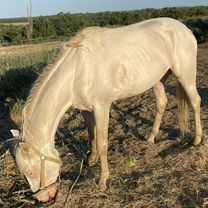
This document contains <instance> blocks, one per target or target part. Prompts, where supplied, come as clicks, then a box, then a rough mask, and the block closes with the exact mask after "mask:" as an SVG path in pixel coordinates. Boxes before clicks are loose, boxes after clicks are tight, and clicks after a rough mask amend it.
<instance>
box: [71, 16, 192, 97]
mask: <svg viewBox="0 0 208 208" xmlns="http://www.w3.org/2000/svg"><path fill="white" fill-rule="evenodd" d="M73 42H74V43H76V44H77V46H78V47H82V48H85V49H87V50H86V51H87V52H88V53H86V54H85V55H83V54H82V57H83V62H85V63H87V68H86V69H83V70H84V71H86V70H87V71H88V72H89V74H91V75H90V76H89V75H88V78H87V80H86V88H87V89H89V92H88V95H87V96H88V97H89V99H93V98H94V97H96V98H97V97H99V96H102V98H99V99H103V98H104V97H106V98H107V99H114V100H116V99H120V98H125V97H129V96H133V95H136V94H139V93H141V92H144V91H146V90H148V89H150V88H151V87H153V86H154V85H155V84H156V83H157V82H158V81H159V80H160V79H161V78H162V77H163V75H164V74H165V73H166V72H167V70H168V69H170V68H171V67H172V65H173V62H174V61H175V59H176V58H177V57H176V56H178V55H177V54H178V52H179V51H180V53H185V52H186V53H187V51H188V50H192V49H193V50H195V49H196V47H195V46H196V41H195V38H194V36H193V34H192V33H191V31H190V30H189V29H188V28H187V27H186V26H185V25H184V24H182V23H180V22H179V21H177V20H174V19H171V18H157V19H151V20H147V21H144V22H141V23H136V24H132V25H129V26H125V27H119V28H100V27H91V28H86V29H84V30H83V31H81V32H80V33H79V34H78V35H77V36H76V37H75V38H74V39H72V41H71V44H72V43H73ZM79 76H80V73H79ZM76 80H78V79H76ZM83 80H85V79H82V83H81V82H80V83H79V81H77V82H76V83H77V88H78V86H80V85H82V86H83V89H86V88H85V87H84V86H85V83H83ZM94 89H96V90H94ZM85 93H86V92H85ZM96 93H98V94H96Z"/></svg>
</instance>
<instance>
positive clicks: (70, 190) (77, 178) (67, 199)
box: [64, 151, 90, 208]
mask: <svg viewBox="0 0 208 208" xmlns="http://www.w3.org/2000/svg"><path fill="white" fill-rule="evenodd" d="M89 152H90V151H87V152H86V153H85V155H84V157H83V158H82V160H81V163H80V168H79V174H78V175H77V177H76V179H75V181H74V183H73V184H72V186H71V188H70V189H68V193H67V198H66V201H65V205H64V207H65V208H67V207H68V206H67V205H68V203H69V199H70V196H71V194H72V191H73V189H74V186H75V185H76V183H77V181H78V180H79V178H80V176H81V174H82V170H83V164H84V160H85V158H86V157H87V154H88V153H89Z"/></svg>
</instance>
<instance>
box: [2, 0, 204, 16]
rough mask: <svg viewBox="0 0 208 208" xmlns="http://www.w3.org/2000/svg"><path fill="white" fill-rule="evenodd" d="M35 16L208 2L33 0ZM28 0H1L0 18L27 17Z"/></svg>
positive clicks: (187, 0) (199, 0)
mask: <svg viewBox="0 0 208 208" xmlns="http://www.w3.org/2000/svg"><path fill="white" fill-rule="evenodd" d="M32 2H33V16H39V15H51V14H57V13H59V12H71V13H79V12H100V11H123V10H134V9H143V8H162V7H173V6H196V5H201V6H208V0H33V1H32ZM27 4H28V0H0V18H9V17H22V16H26V15H27Z"/></svg>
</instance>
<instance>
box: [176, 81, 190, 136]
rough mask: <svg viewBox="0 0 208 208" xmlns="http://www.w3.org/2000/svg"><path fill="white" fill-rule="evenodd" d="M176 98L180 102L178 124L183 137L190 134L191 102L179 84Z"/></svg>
mask: <svg viewBox="0 0 208 208" xmlns="http://www.w3.org/2000/svg"><path fill="white" fill-rule="evenodd" d="M176 97H177V100H178V122H179V128H180V131H181V135H182V137H184V135H185V134H186V133H187V132H188V122H189V100H188V97H187V95H186V92H185V91H184V89H183V87H182V86H181V84H180V83H179V82H177V85H176Z"/></svg>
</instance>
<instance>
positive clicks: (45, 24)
mask: <svg viewBox="0 0 208 208" xmlns="http://www.w3.org/2000/svg"><path fill="white" fill-rule="evenodd" d="M157 17H172V18H174V19H178V20H180V21H181V22H183V23H184V24H186V25H187V26H188V27H189V28H190V29H191V30H192V31H193V33H194V35H195V36H196V38H197V41H198V42H199V43H204V42H206V41H208V7H182V8H175V7H174V8H163V9H143V10H135V11H122V12H99V13H84V14H70V13H62V12H61V13H59V14H57V15H54V16H39V17H35V18H33V38H32V40H28V37H27V34H28V32H27V29H28V27H27V26H25V25H21V24H20V25H13V24H10V25H8V24H6V25H5V24H2V25H1V23H3V22H7V23H8V22H11V23H14V22H23V21H25V18H17V19H9V20H0V44H23V43H27V42H28V41H32V42H39V41H45V40H47V41H48V40H50V39H52V40H54V39H69V38H70V37H71V36H73V35H74V34H76V32H77V31H79V30H81V29H82V28H84V27H89V26H101V27H118V26H124V25H129V24H132V23H136V22H140V21H143V20H146V19H150V18H157Z"/></svg>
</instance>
